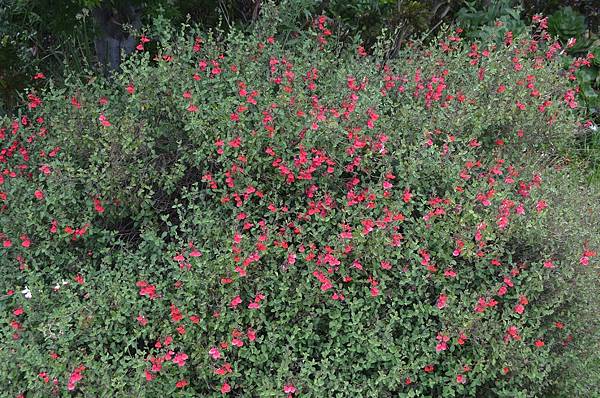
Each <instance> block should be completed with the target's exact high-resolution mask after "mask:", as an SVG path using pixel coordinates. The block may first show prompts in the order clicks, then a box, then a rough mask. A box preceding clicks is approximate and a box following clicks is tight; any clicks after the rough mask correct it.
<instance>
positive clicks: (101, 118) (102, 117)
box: [98, 114, 111, 127]
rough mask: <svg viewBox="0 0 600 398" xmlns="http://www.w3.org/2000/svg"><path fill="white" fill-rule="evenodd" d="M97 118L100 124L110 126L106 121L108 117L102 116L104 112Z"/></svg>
mask: <svg viewBox="0 0 600 398" xmlns="http://www.w3.org/2000/svg"><path fill="white" fill-rule="evenodd" d="M98 119H99V120H100V124H102V125H103V126H104V127H110V126H111V124H110V122H109V121H108V119H107V118H106V116H104V114H101V115H100V117H99V118H98Z"/></svg>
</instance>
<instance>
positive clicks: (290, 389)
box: [283, 383, 296, 394]
mask: <svg viewBox="0 0 600 398" xmlns="http://www.w3.org/2000/svg"><path fill="white" fill-rule="evenodd" d="M283 392H284V393H286V394H293V393H295V392H296V387H295V386H294V385H293V384H291V383H290V384H286V385H285V386H283Z"/></svg>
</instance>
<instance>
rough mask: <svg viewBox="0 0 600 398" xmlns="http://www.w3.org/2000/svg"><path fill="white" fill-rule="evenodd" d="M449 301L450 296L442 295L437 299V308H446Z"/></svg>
mask: <svg viewBox="0 0 600 398" xmlns="http://www.w3.org/2000/svg"><path fill="white" fill-rule="evenodd" d="M447 301H448V296H446V295H445V294H443V293H442V294H440V295H439V297H438V299H437V307H438V309H440V310H441V309H442V308H444V307H445V306H446V302H447Z"/></svg>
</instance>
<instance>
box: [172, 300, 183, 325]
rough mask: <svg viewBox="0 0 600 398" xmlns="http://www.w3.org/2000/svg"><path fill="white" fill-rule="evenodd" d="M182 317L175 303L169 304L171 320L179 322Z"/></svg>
mask: <svg viewBox="0 0 600 398" xmlns="http://www.w3.org/2000/svg"><path fill="white" fill-rule="evenodd" d="M182 319H183V315H181V311H179V309H178V308H177V307H176V306H175V304H171V320H173V322H179V321H181V320H182Z"/></svg>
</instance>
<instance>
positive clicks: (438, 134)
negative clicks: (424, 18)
mask: <svg viewBox="0 0 600 398" xmlns="http://www.w3.org/2000/svg"><path fill="white" fill-rule="evenodd" d="M263 13H264V19H263V20H262V21H259V22H258V23H257V24H256V25H255V30H254V32H252V33H242V32H241V31H239V30H237V29H232V30H231V31H230V32H229V33H228V34H227V35H225V34H223V32H218V31H217V32H215V33H208V34H207V33H205V32H204V31H202V30H201V29H197V28H190V27H184V28H183V29H182V30H181V31H173V30H172V29H170V28H169V27H168V26H167V27H165V26H163V25H162V24H158V28H160V29H161V32H160V33H161V37H162V38H163V42H161V43H159V44H156V46H157V49H158V50H157V51H158V53H157V55H156V57H155V56H154V55H152V56H150V54H149V53H148V52H146V50H140V51H138V53H137V54H135V55H134V56H132V57H131V58H130V59H128V60H127V62H125V64H124V65H123V68H122V69H123V70H122V72H121V73H119V74H115V76H113V77H112V78H111V80H110V81H107V80H104V79H102V78H98V77H95V76H93V75H81V74H75V75H73V76H69V77H68V78H67V79H66V82H65V85H64V86H57V87H54V86H53V85H52V84H51V83H50V84H49V85H48V87H47V88H45V89H32V90H30V91H29V92H28V93H27V101H28V102H27V104H26V105H25V106H24V107H23V108H22V109H21V111H20V113H19V115H18V117H15V118H14V119H9V118H4V119H3V121H2V124H1V128H2V129H1V130H0V131H1V137H2V138H1V141H0V142H1V144H2V152H1V156H2V158H1V159H2V162H3V168H4V170H6V171H5V172H3V173H2V174H1V175H0V178H1V183H0V189H1V196H0V198H1V200H2V202H0V204H1V205H2V207H1V208H0V217H1V219H0V225H2V227H1V228H2V230H0V242H1V243H2V245H1V246H0V267H1V269H2V271H3V275H4V277H3V278H2V279H0V289H2V290H1V291H2V292H3V294H4V292H5V294H4V295H3V296H2V297H1V298H0V341H1V342H2V345H1V346H2V348H1V349H0V382H2V384H3V386H4V387H3V389H4V392H6V393H7V394H9V395H10V396H17V395H18V394H23V395H26V396H52V395H53V394H54V395H59V396H62V395H68V394H71V395H76V396H89V397H94V396H105V395H108V396H136V397H138V396H139V397H143V396H148V397H154V396H161V395H162V396H174V395H177V396H188V397H196V396H215V397H216V396H221V395H222V394H227V393H229V394H230V395H232V396H267V397H268V396H290V395H291V396H292V397H294V396H300V395H303V396H315V397H323V396H342V397H346V396H364V397H397V396H400V397H416V396H424V397H425V396H444V397H452V396H490V397H496V396H497V397H521V396H522V397H530V396H545V395H546V394H549V393H557V394H560V393H561V392H563V391H564V390H561V388H570V387H572V386H571V385H568V384H565V383H563V382H562V380H561V378H560V377H559V375H561V374H562V373H563V372H567V371H568V372H571V373H570V374H576V372H577V370H578V369H577V368H576V367H573V366H571V365H570V363H569V362H568V361H567V360H568V359H570V358H572V357H573V356H575V355H581V356H582V357H584V358H585V354H586V353H585V351H584V348H585V347H591V344H593V343H594V341H595V342H596V343H597V340H594V338H595V337H597V334H598V328H597V326H598V325H597V324H594V323H590V322H589V320H590V319H592V318H591V315H592V311H593V309H594V308H597V297H598V286H599V285H598V273H597V270H598V264H597V261H596V254H595V252H594V250H595V248H597V247H598V244H599V242H598V236H600V235H599V234H598V232H599V231H598V225H600V224H599V223H598V222H597V220H596V219H597V215H598V214H600V213H598V212H597V208H595V207H593V206H594V205H593V204H594V203H598V200H597V199H598V193H597V192H595V191H593V190H592V189H590V190H586V191H585V192H583V191H581V192H580V191H576V190H574V189H572V186H570V185H569V184H567V182H571V183H573V184H574V185H575V186H579V184H577V183H575V181H576V178H575V176H574V171H572V170H571V169H568V168H565V167H564V163H565V162H566V160H565V156H566V155H570V152H569V151H570V148H571V146H572V144H573V142H574V140H575V136H576V134H577V133H578V130H577V129H576V128H575V126H576V122H577V121H578V119H579V117H580V115H579V114H578V113H577V110H576V107H574V106H572V105H573V101H572V100H569V101H565V95H566V94H568V93H570V94H572V91H573V86H572V82H571V81H570V80H569V79H568V78H567V77H565V76H564V75H563V74H561V73H559V72H560V71H561V68H562V65H561V64H560V63H559V62H558V60H556V59H554V58H550V59H546V58H545V57H544V56H543V55H544V51H545V50H546V49H547V48H546V47H547V45H549V44H551V43H544V42H540V43H539V44H540V45H539V47H537V48H535V49H534V50H531V47H530V41H526V40H522V39H525V37H515V40H514V42H513V43H512V44H510V45H506V46H504V45H502V46H496V45H493V44H488V43H470V42H465V40H464V38H462V37H460V36H459V35H457V34H456V33H455V32H446V33H445V34H444V35H440V36H439V37H438V38H437V40H436V41H435V43H434V44H432V45H430V46H426V47H423V48H420V47H416V46H415V47H412V48H405V49H402V50H401V51H400V52H399V53H398V55H397V57H396V58H393V59H385V64H384V54H385V53H386V52H387V48H386V47H382V46H379V47H375V48H374V54H373V55H366V54H364V52H363V51H360V50H359V49H357V47H358V43H353V44H352V45H348V44H347V43H346V42H341V41H339V40H338V38H337V37H336V36H335V35H334V34H332V32H333V31H334V29H335V28H334V25H335V21H332V20H331V19H329V18H326V17H317V18H316V19H314V20H311V21H310V28H309V29H306V30H300V29H297V30H296V34H295V35H292V34H291V33H290V32H289V31H287V30H285V24H282V23H281V22H282V21H284V20H286V16H289V14H285V12H284V11H282V10H280V9H273V8H267V9H265V10H263ZM282 25H283V26H284V27H283V28H282V29H283V31H278V28H280V27H281V26H282ZM145 33H146V35H147V36H144V37H150V38H151V37H155V32H152V31H149V32H145ZM293 36H294V37H293ZM385 42H386V41H385V40H383V39H382V40H381V41H380V43H381V45H383V43H385ZM140 44H143V45H150V43H142V42H141V43H140ZM140 48H144V47H143V46H142V47H140ZM540 60H541V61H540ZM474 61H475V62H474ZM561 167H562V168H563V170H562V171H560V170H558V169H560V168H561ZM563 181H565V182H563ZM584 195H585V196H584ZM585 199H589V201H588V200H585ZM588 209H589V211H590V212H591V213H590V214H591V215H590V216H588V213H587V212H588ZM574 286H575V287H577V288H576V289H575V288H573V287H574ZM570 336H571V337H570ZM570 341H573V342H574V344H569V342H570ZM575 342H576V344H575ZM542 343H543V344H542ZM592 361H593V360H590V362H592ZM580 377H581V380H575V381H574V383H579V384H577V386H578V387H577V388H583V387H584V386H585V387H587V390H588V391H590V392H591V393H595V392H596V391H593V388H596V389H597V385H596V386H595V387H594V386H587V385H585V383H586V381H585V378H586V377H585V375H580ZM54 380H56V383H54Z"/></svg>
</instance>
